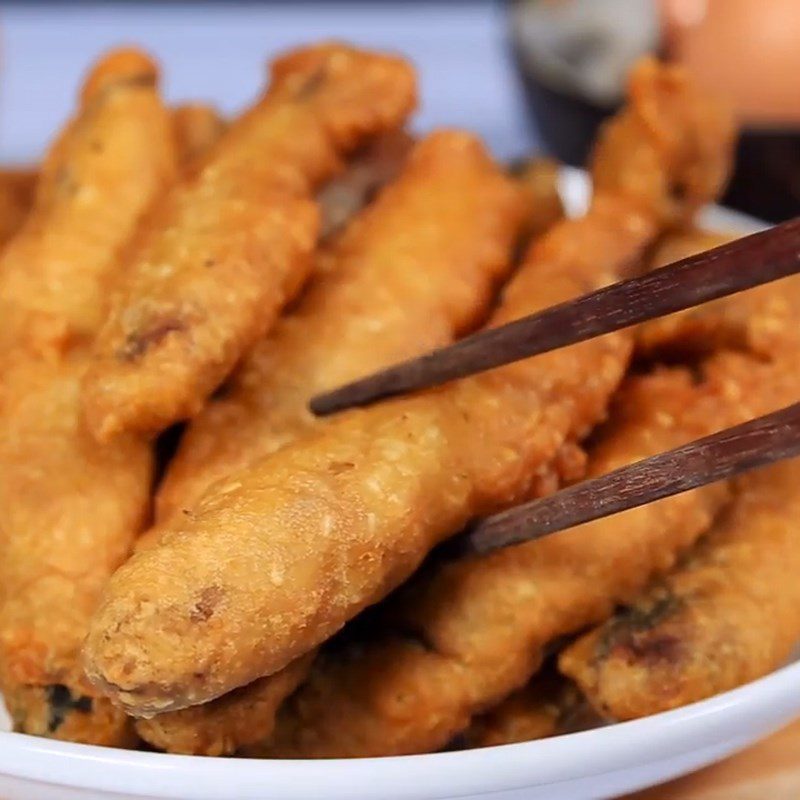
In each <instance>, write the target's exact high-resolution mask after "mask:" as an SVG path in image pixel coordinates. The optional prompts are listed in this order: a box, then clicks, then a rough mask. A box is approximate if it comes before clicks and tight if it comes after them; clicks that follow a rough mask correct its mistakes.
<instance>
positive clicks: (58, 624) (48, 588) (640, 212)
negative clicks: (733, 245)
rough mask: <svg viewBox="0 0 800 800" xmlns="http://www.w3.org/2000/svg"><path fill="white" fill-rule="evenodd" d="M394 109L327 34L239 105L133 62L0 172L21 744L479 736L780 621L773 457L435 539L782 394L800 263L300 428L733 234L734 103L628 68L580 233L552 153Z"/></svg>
mask: <svg viewBox="0 0 800 800" xmlns="http://www.w3.org/2000/svg"><path fill="white" fill-rule="evenodd" d="M416 94H417V91H416V76H415V73H414V70H413V68H412V67H411V66H410V64H408V63H407V62H406V61H405V60H404V59H403V58H401V57H398V56H395V55H391V54H384V53H378V52H371V51H368V50H362V49H357V48H354V47H351V46H348V45H346V44H342V43H337V42H328V43H322V44H318V45H312V46H309V47H304V48H299V49H297V50H294V51H291V52H289V53H286V54H284V55H281V56H279V57H278V58H277V59H276V60H275V61H274V62H273V64H272V68H271V71H270V80H269V83H268V85H267V87H266V89H265V91H264V93H263V95H262V97H261V98H260V99H259V100H257V102H256V103H255V104H254V105H253V106H252V107H251V108H250V109H248V110H246V111H244V112H243V113H242V114H241V115H240V116H239V117H238V118H236V119H231V120H223V119H222V118H221V117H220V116H219V115H218V114H217V113H216V112H215V111H214V109H213V108H211V107H209V106H205V105H203V104H200V103H191V104H186V105H182V106H179V107H177V108H168V107H167V106H166V105H165V104H164V102H163V100H162V99H161V96H160V93H159V82H158V70H157V67H156V65H155V64H154V63H153V62H152V60H151V59H150V58H149V57H148V56H146V55H145V54H143V53H140V52H138V51H136V50H120V51H115V52H112V53H110V54H108V55H106V56H104V57H103V58H102V59H101V60H100V61H99V62H98V63H97V65H96V66H95V67H94V68H93V69H92V71H91V72H90V74H89V75H88V77H87V79H86V83H85V85H84V87H83V89H82V91H81V94H80V99H79V103H78V107H77V110H76V112H75V115H74V117H73V119H72V120H70V121H69V123H68V124H67V126H66V127H65V129H64V131H63V132H62V133H60V134H59V135H58V137H57V138H56V140H55V142H54V144H53V145H52V147H51V149H50V151H49V152H48V154H47V155H46V157H45V158H44V160H43V162H42V164H41V166H40V167H37V168H35V169H30V170H26V171H24V172H20V171H16V172H15V171H12V170H8V171H6V172H3V173H2V174H0V202H2V203H4V204H6V206H8V209H9V211H8V213H7V214H6V215H5V218H4V224H3V228H2V230H0V237H1V238H0V241H2V251H0V342H1V343H2V345H3V347H2V348H1V349H0V360H2V365H3V371H2V378H1V379H0V380H1V382H0V425H2V429H3V431H4V436H3V437H2V438H0V476H2V479H1V480H0V587H2V588H0V688H1V689H2V692H3V696H4V698H5V700H6V703H7V705H8V707H9V710H10V711H11V714H12V717H13V720H14V725H15V729H16V730H19V731H23V732H27V733H34V734H38V735H42V736H49V737H54V738H59V739H66V740H71V741H77V742H88V743H97V744H105V745H112V746H125V747H136V746H148V747H150V748H155V749H158V750H163V751H167V752H176V753H190V754H202V755H234V754H238V755H244V756H249V757H270V758H284V757H290V758H298V757H299V758H303V757H339V756H371V755H393V754H405V753H419V752H429V751H436V750H440V749H442V748H445V747H455V746H461V747H479V746H487V745H492V744H501V743H504V742H508V741H519V740H523V739H531V738H539V737H542V736H549V735H555V734H557V733H560V732H564V731H567V730H574V729H576V728H578V727H581V726H585V725H588V724H592V723H593V722H596V721H597V720H598V719H630V718H633V717H636V716H642V715H644V714H650V713H654V712H655V711H659V710H662V709H664V708H671V707H674V706H676V705H680V704H682V703H688V702H692V701H693V700H696V699H699V698H702V697H705V696H708V695H709V694H713V693H715V692H719V691H724V690H726V689H728V688H731V687H732V686H735V685H738V684H739V683H742V682H744V681H747V680H750V679H752V678H754V677H757V676H758V675H763V674H764V673H766V672H768V671H770V670H771V669H773V668H774V667H775V666H777V665H778V664H779V663H780V662H781V660H783V659H785V658H786V657H787V655H788V653H789V651H790V650H791V647H792V646H793V644H794V643H795V641H796V640H797V639H798V638H800V593H798V592H792V591H790V590H789V588H788V587H789V585H790V584H791V583H792V582H791V580H789V575H790V574H791V573H792V572H793V571H794V570H795V568H796V567H800V546H798V545H796V543H795V540H794V532H795V519H797V512H798V509H799V508H800V483H798V480H797V478H798V477H800V476H798V475H796V474H795V473H797V472H798V469H799V467H798V464H797V463H791V462H790V463H788V464H784V465H781V466H780V467H773V468H771V469H768V470H762V471H760V472H757V473H754V474H753V475H751V476H747V477H746V478H743V479H740V480H736V481H731V482H729V483H719V484H714V485H712V486H707V487H703V488H701V489H696V490H694V491H692V492H689V493H686V494H683V495H679V496H676V497H673V498H668V499H666V500H662V501H660V502H658V503H654V504H652V505H649V506H645V507H643V508H639V509H635V510H633V511H630V512H626V513H625V514H622V515H619V516H617V517H613V518H609V519H602V520H598V521H596V522H593V523H590V524H588V525H584V526H581V527H579V528H575V529H573V530H570V531H566V532H564V533H561V534H558V535H556V536H552V537H549V538H546V539H543V540H540V541H537V542H533V543H530V544H524V545H520V546H516V547H512V548H508V549H505V550H502V551H498V552H495V553H492V554H490V555H488V556H483V557H464V556H462V557H456V556H454V555H452V554H449V555H448V551H447V550H446V549H441V548H438V545H440V544H443V543H445V542H446V540H448V539H449V538H450V537H452V536H454V535H456V534H457V533H459V531H461V530H462V529H463V528H464V526H466V525H467V524H469V523H470V521H472V520H474V519H475V518H476V517H480V516H484V515H487V514H491V513H494V512H496V511H500V510H503V509H506V508H509V507H511V506H513V505H515V504H517V503H520V502H523V501H525V500H527V499H530V498H533V497H537V496H541V495H543V494H546V493H551V492H554V491H557V490H558V489H559V488H560V487H562V486H564V485H566V484H568V483H570V482H574V481H576V480H580V479H582V478H583V477H585V476H594V475H599V474H602V473H603V472H606V471H608V470H612V469H614V468H616V467H618V466H620V465H623V464H627V463H630V462H633V461H636V460H638V459H640V458H643V457H646V456H648V455H652V454H655V453H658V452H661V451H662V450H665V449H669V448H672V447H675V446H677V445H680V444H683V443H685V442H688V441H690V440H692V439H694V438H697V437H699V436H703V435H706V434H709V433H712V432H714V431H716V430H719V429H721V428H723V427H726V426H728V425H732V424H736V423H738V422H741V421H744V420H746V419H749V418H750V417H752V416H755V415H757V414H762V413H766V412H767V411H770V410H773V409H775V408H778V407H780V406H781V405H785V404H788V403H789V402H791V401H793V400H795V399H796V398H797V395H798V394H800V385H799V384H798V379H797V378H796V377H795V376H796V375H797V374H800V372H798V369H797V367H798V366H800V331H799V332H796V331H795V327H796V326H795V321H796V319H797V315H798V312H800V281H798V280H797V279H788V280H786V281H783V282H782V283H781V284H779V285H774V286H768V287H762V288H761V289H757V290H754V291H752V292H748V293H745V294H742V295H737V296H735V297H732V298H728V299H725V300H722V301H717V302H715V303H712V304H709V305H707V306H704V307H701V308H699V309H695V310H691V311H688V312H683V313H681V314H676V315H674V316H672V317H669V318H666V319H662V320H657V321H654V322H652V323H648V324H646V325H643V326H641V327H640V328H639V329H638V330H624V331H619V332H616V333H613V334H609V335H606V336H603V337H601V338H598V339H594V340H591V341H587V342H583V343H581V344H579V345H574V346H572V347H569V348H566V349H563V350H559V351H557V352H553V353H547V354H544V355H541V356H538V357H536V358H532V359H527V360H524V361H521V362H518V363H515V364H511V365H507V366H505V367H502V368H500V369H496V370H493V371H491V372H487V373H484V374H481V375H477V376H473V377H470V378H466V379H463V380H461V381H456V382H453V383H451V384H448V385H445V386H443V387H440V388H438V389H435V390H430V391H426V392H422V393H418V394H415V395H412V396H408V397H401V398H397V399H394V400H392V401H390V402H386V403H381V404H377V405H374V406H371V407H368V408H363V409H357V410H351V411H347V412H345V413H342V414H339V415H336V416H334V417H330V418H324V419H318V418H315V417H313V416H312V415H311V414H310V412H309V411H308V401H309V399H310V398H311V397H312V396H313V395H315V394H317V393H319V392H322V391H325V390H329V389H331V388H334V387H336V386H337V385H340V384H342V383H345V382H348V381H351V380H354V379H356V378H358V377H361V376H363V375H366V374H368V373H370V372H373V371H375V370H377V369H380V368H382V367H385V366H388V365H390V364H393V363H395V362H397V361H401V360H404V359H407V358H410V357H413V356H415V355H419V354H422V353H425V352H427V351H429V350H431V349H434V348H436V347H440V346H443V345H446V344H448V343H451V342H453V341H455V340H457V339H458V338H459V337H462V336H464V335H466V334H468V333H470V332H472V331H474V330H477V329H479V328H481V327H492V326H497V325H502V324H505V323H507V322H509V321H512V320H515V319H518V318H520V317H523V316H525V315H527V314H531V313H534V312H536V311H539V310H542V309H545V308H547V307H549V306H552V305H555V304H557V303H561V302H565V301H568V300H570V299H572V298H575V297H579V296H580V295H582V294H584V293H586V292H587V291H590V290H592V289H595V288H598V287H600V286H603V285H607V284H609V283H612V282H614V281H616V280H619V279H621V278H623V277H627V276H630V275H632V274H636V273H637V272H642V271H644V270H647V269H651V268H653V267H654V266H657V265H659V264H661V263H664V262H666V261H669V260H674V259H676V258H678V257H680V256H683V255H685V254H687V253H689V252H692V251H696V250H701V249H704V248H707V247H710V246H713V245H714V244H716V243H718V242H720V241H722V240H724V239H725V238H726V236H727V234H724V233H719V234H718V233H715V232H709V231H704V230H701V229H699V228H698V227H697V225H696V215H697V212H698V211H699V210H700V209H701V208H702V207H703V206H704V205H705V204H707V203H709V202H713V201H714V200H715V198H716V197H717V196H718V195H719V193H720V191H721V190H722V188H723V186H724V184H725V180H726V178H727V175H728V171H729V169H730V160H731V151H732V147H733V142H734V131H733V126H732V123H731V119H730V115H729V114H728V113H727V112H726V110H725V109H724V108H722V107H721V106H719V105H718V104H717V103H716V101H715V100H714V99H713V98H710V97H707V96H706V95H705V94H704V93H703V92H702V91H701V90H700V89H698V88H697V87H696V86H694V84H693V83H692V82H691V81H690V80H689V78H688V77H687V76H686V75H685V74H684V73H683V72H682V71H681V70H680V69H678V68H676V67H672V66H666V65H663V64H660V63H658V62H657V61H655V60H652V59H646V60H643V61H642V62H641V63H639V64H638V65H637V66H636V68H635V69H634V71H633V72H632V74H631V77H630V85H629V93H628V101H627V103H626V105H625V106H624V108H623V109H622V110H621V111H620V112H619V113H618V114H617V115H616V116H615V117H614V118H613V119H612V120H610V121H609V122H608V123H607V125H606V126H605V127H604V128H603V130H602V132H601V134H600V136H599V139H598V142H597V144H596V146H595V149H594V154H593V157H592V161H591V163H590V165H589V169H590V171H591V176H592V179H593V190H592V198H591V202H590V204H589V208H588V210H587V212H586V213H585V214H584V215H583V216H581V217H578V218H571V219H566V218H564V214H563V209H562V206H561V201H560V196H559V193H558V174H559V173H558V166H557V165H556V164H554V163H553V162H551V161H548V160H546V159H534V160H532V161H529V162H526V163H525V164H523V165H521V166H519V165H518V166H517V167H515V168H510V167H506V166H504V165H501V164H499V163H498V162H496V161H495V160H494V159H493V158H492V156H491V154H490V153H489V152H488V151H487V150H486V148H485V146H484V145H483V144H482V143H481V141H480V140H479V139H478V138H477V137H475V136H474V135H473V134H471V133H469V132H468V131H464V130H455V129H442V130H436V131H432V132H426V133H423V134H419V135H411V134H410V133H408V132H407V127H406V126H407V124H408V122H409V118H410V114H411V112H412V111H413V109H414V107H415V105H416ZM4 208H5V206H4ZM796 487H797V488H796ZM776 584H780V585H786V586H787V591H785V592H782V593H779V595H778V596H776V594H777V593H775V592H774V591H771V589H772V587H774V586H775V585H776ZM743 621H744V623H743ZM576 637H577V638H576Z"/></svg>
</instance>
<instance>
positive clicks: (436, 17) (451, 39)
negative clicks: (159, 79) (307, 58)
mask: <svg viewBox="0 0 800 800" xmlns="http://www.w3.org/2000/svg"><path fill="white" fill-rule="evenodd" d="M0 36H1V37H2V44H1V45H0V59H1V60H2V64H1V65H0V74H2V80H1V81H0V159H2V160H3V161H21V160H30V159H34V158H36V157H37V156H38V155H39V154H40V153H41V152H42V149H43V148H44V147H45V146H46V144H47V142H48V141H49V139H50V137H51V136H52V135H53V134H54V132H55V131H56V129H57V128H58V126H60V125H61V124H62V122H63V121H64V119H65V118H66V117H67V116H68V114H69V113H70V109H71V108H72V107H73V103H74V97H75V92H76V89H77V86H78V84H79V81H80V78H81V75H82V74H83V73H84V71H85V70H86V68H87V66H88V64H89V63H90V62H91V60H92V59H93V58H94V57H95V56H96V55H97V54H98V53H99V52H100V51H102V50H103V49H105V48H108V47H111V46H113V45H117V44H121V43H136V44H141V45H142V46H144V47H146V48H147V49H149V50H150V51H151V52H153V53H154V54H155V55H157V56H158V58H159V59H160V60H161V62H162V63H163V65H164V89H165V93H166V96H167V98H168V99H169V100H170V101H179V100H190V99H201V100H209V101H212V102H214V103H215V104H217V105H218V106H219V107H220V108H221V109H223V110H224V111H225V112H228V113H231V112H234V111H236V110H237V109H239V108H241V107H242V106H243V105H244V104H245V103H247V102H248V101H250V100H251V99H252V98H253V97H254V95H255V94H256V93H257V92H258V90H259V86H260V84H261V82H262V80H263V76H264V64H265V61H266V59H267V58H268V56H269V55H270V54H273V53H275V52H277V51H279V50H281V49H283V48H286V47H290V46H293V45H296V44H298V43H303V42H310V41H314V40H318V39H321V38H331V37H333V38H342V39H347V40H350V41H352V42H355V43H358V44H363V45H371V46H374V47H378V48H389V49H393V50H397V51H400V52H402V53H405V54H406V55H408V56H409V57H410V58H412V59H413V60H414V62H415V63H416V65H417V66H418V68H419V72H420V76H421V87H422V107H421V109H420V112H419V113H418V115H417V118H416V123H415V127H417V128H418V129H420V130H427V129H428V128H430V127H432V126H436V125H455V126H463V127H467V128H470V129H472V130H474V131H476V132H477V133H479V134H481V135H482V136H483V137H484V138H485V139H486V140H487V141H488V142H489V144H490V145H491V147H492V148H493V149H494V151H495V152H496V153H497V155H498V156H500V157H504V158H505V157H512V156H517V155H521V154H523V153H525V152H528V151H530V150H531V149H532V148H533V147H534V146H535V136H534V135H533V134H532V132H531V131H530V130H529V127H528V124H527V119H526V115H525V113H524V105H523V103H524V101H523V97H522V93H521V88H520V86H519V85H518V83H517V79H516V76H515V73H514V69H513V65H512V64H511V63H510V61H509V57H508V53H507V47H506V20H505V13H504V10H503V7H502V5H500V4H497V3H494V2H488V1H486V2H467V3H458V2H450V3H448V2H420V3H410V4H409V3H400V2H380V3H379V2H375V3H353V2H350V3H344V2H326V3H320V2H317V3H293V4H290V3H269V4H249V5H246V4H243V5H237V4H222V3H209V4H198V5H194V4H181V5H177V4H175V5H173V4H163V3H162V4H157V5H156V4H154V5H149V4H139V3H124V4H104V5H93V4H83V3H71V4H69V5H64V4H57V3H54V4H48V3H39V4H24V3H13V2H10V3H9V2H7V3H4V4H3V6H2V11H0Z"/></svg>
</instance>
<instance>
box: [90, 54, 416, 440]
mask: <svg viewBox="0 0 800 800" xmlns="http://www.w3.org/2000/svg"><path fill="white" fill-rule="evenodd" d="M414 95H415V88H414V75H413V71H412V70H411V68H410V66H409V65H408V64H406V63H405V62H404V61H402V60H401V59H399V58H393V57H390V56H383V55H378V54H374V53H369V52H366V51H359V50H356V49H353V48H350V47H346V46H344V45H337V44H328V45H320V46H317V47H310V48H307V49H304V50H297V51H294V52H292V53H290V54H289V55H287V56H284V57H283V58H280V59H279V60H278V61H276V62H275V63H274V64H273V68H272V84H271V86H270V87H269V90H268V91H267V93H266V95H265V96H264V98H263V99H262V100H261V101H259V102H258V103H257V104H256V105H255V106H254V107H253V108H252V109H250V110H249V111H248V112H247V113H246V114H245V115H244V116H243V117H241V118H240V119H239V120H237V121H236V122H234V123H233V124H232V125H231V126H230V127H229V128H228V130H227V131H226V132H225V133H224V134H223V136H222V137H221V139H220V140H219V142H218V143H217V145H216V146H215V147H214V148H212V151H211V152H210V153H209V155H208V156H207V157H206V158H205V159H204V161H203V164H202V165H201V166H200V167H199V168H198V170H197V171H196V173H195V174H193V175H192V176H191V177H190V178H188V179H187V180H186V181H184V182H182V183H180V184H179V185H178V186H176V188H175V189H174V190H173V191H172V192H171V193H169V194H168V196H167V197H166V198H165V199H164V201H163V203H162V204H161V205H160V208H159V209H158V212H157V213H155V214H154V215H153V217H152V219H151V224H150V225H149V227H148V228H147V229H146V230H145V231H143V232H142V235H141V236H140V237H139V239H138V245H137V246H136V247H135V248H134V250H133V252H132V253H131V255H130V258H129V263H128V264H127V266H126V269H127V270H128V278H129V280H128V282H127V284H126V285H125V286H124V287H123V291H122V292H121V293H120V294H119V297H118V298H117V301H116V303H115V305H114V307H113V308H112V311H111V314H110V316H109V318H108V320H107V321H106V324H105V326H104V327H103V329H102V331H101V332H100V334H99V336H98V341H97V347H96V351H95V362H94V364H93V366H92V368H91V369H90V370H89V373H88V374H87V378H86V381H85V384H84V403H85V410H86V419H87V422H88V425H89V427H90V429H91V430H92V431H93V433H94V434H95V435H96V436H97V437H98V439H99V440H107V439H108V438H109V437H111V436H113V435H114V434H116V433H119V432H120V431H125V430H138V431H150V432H155V431H159V430H161V429H163V428H165V427H167V426H168V425H169V424H170V423H172V422H175V421H177V420H180V419H183V418H186V417H189V416H191V415H193V414H195V413H196V412H197V411H199V410H200V407H201V405H202V403H203V401H204V400H205V399H206V397H207V396H208V395H209V394H211V392H212V391H213V390H214V389H215V388H216V387H217V386H218V385H219V383H220V382H221V381H222V380H223V379H224V378H225V377H226V376H227V375H228V373H229V372H230V371H231V369H232V368H233V367H234V365H235V364H236V362H237V361H238V360H239V358H240V357H241V356H242V355H243V354H244V353H245V352H246V351H247V350H248V349H249V348H250V347H251V346H252V345H253V344H254V343H255V342H256V341H257V340H258V339H259V338H260V337H261V336H263V335H264V334H265V333H266V331H267V330H268V328H270V327H271V325H272V324H273V323H274V322H275V319H276V317H277V316H278V314H279V312H280V310H281V309H282V308H283V306H284V305H285V304H286V303H287V302H288V301H289V300H290V299H291V298H292V297H293V296H294V295H295V293H296V292H297V290H298V289H299V288H300V286H301V285H302V283H303V281H304V279H305V277H306V275H307V273H308V269H309V266H310V260H311V259H310V256H311V253H312V251H313V248H314V244H315V241H316V238H317V233H318V230H317V229H318V211H317V207H316V205H315V204H314V203H313V202H312V200H311V192H313V191H314V189H315V188H316V187H317V186H318V185H319V184H320V183H321V182H322V181H324V180H325V179H326V178H328V177H330V176H331V175H332V174H333V173H334V172H336V170H337V169H338V168H339V166H340V162H341V157H342V156H343V155H344V154H346V153H348V152H351V151H353V150H355V149H356V148H357V147H358V146H359V145H360V144H362V143H363V142H364V141H365V140H367V139H368V138H370V137H371V136H374V135H376V134H379V133H381V132H383V131H386V130H391V129H394V128H396V127H398V125H399V124H400V123H401V122H402V120H403V119H404V118H405V116H406V115H407V114H408V112H409V111H410V110H411V108H412V106H413V105H414V99H415V97H414Z"/></svg>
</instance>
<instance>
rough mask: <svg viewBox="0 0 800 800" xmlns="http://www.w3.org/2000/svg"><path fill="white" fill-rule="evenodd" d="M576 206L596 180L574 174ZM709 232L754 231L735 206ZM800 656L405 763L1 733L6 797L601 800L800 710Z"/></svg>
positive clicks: (711, 214) (771, 727) (568, 177)
mask: <svg viewBox="0 0 800 800" xmlns="http://www.w3.org/2000/svg"><path fill="white" fill-rule="evenodd" d="M562 188H563V191H564V194H565V200H566V201H567V205H568V207H569V209H570V210H571V212H573V213H574V212H576V211H578V210H579V209H580V208H581V207H582V206H585V203H586V198H587V196H588V195H587V190H588V187H587V182H586V178H585V175H583V174H582V173H580V172H579V171H576V170H569V171H565V174H564V179H563V185H562ZM703 221H704V223H706V224H707V225H709V226H710V227H714V228H718V229H721V230H725V229H728V230H741V231H743V232H746V231H748V230H753V229H756V228H759V227H763V226H761V225H760V224H759V223H758V222H757V221H756V220H752V219H750V218H748V217H744V216H742V215H741V214H737V213H736V212H731V211H728V210H726V209H721V208H712V209H708V211H707V212H706V213H705V214H704V216H703ZM798 685H800V661H795V662H793V663H792V664H790V665H789V666H787V667H784V668H783V669H781V670H778V671H777V672H775V673H773V674H772V675H770V676H768V677H766V678H763V679H761V680H759V681H755V682H753V683H751V684H748V685H747V686H743V687H741V688H739V689H736V690H735V691H732V692H727V693H725V694H722V695H718V696H717V697H713V698H711V699H710V700H706V701H704V702H702V703H695V704H694V705H691V706H687V707H686V708H681V709H677V710H676V711H670V712H667V713H664V714H657V715H655V716H652V717H649V718H647V719H642V720H636V721H634V722H626V723H622V724H618V725H611V726H608V727H605V728H599V729H597V730H592V731H586V732H583V733H575V734H570V735H568V736H559V737H556V738H553V739H547V740H544V741H538V742H526V743H523V744H514V745H506V746H503V747H490V748H485V749H482V750H471V751H466V752H454V753H437V754H431V755H420V756H404V757H400V758H366V759H358V760H329V761H246V760H236V759H220V758H200V757H196V756H172V755H162V754H158V753H138V752H129V751H124V750H112V749H108V748H101V747H89V746H86V745H76V744H71V743H65V742H55V741H50V740H47V739H39V738H35V737H32V736H23V735H21V734H17V733H0V797H2V798H4V800H100V799H101V798H105V800H112V798H113V799H114V800H122V799H123V798H124V799H125V800H132V799H133V798H173V799H179V800H230V798H237V800H440V799H443V798H460V799H461V800H469V799H470V798H478V797H482V798H486V797H491V798H493V799H494V800H539V799H540V798H541V799H542V800H544V799H545V798H546V800H595V798H609V797H614V796H617V795H620V794H623V793H627V792H631V791H634V790H636V789H641V788H644V787H647V786H652V785H655V784H657V783H661V782H662V781H665V780H668V779H670V778H674V777H677V776H679V775H683V774H685V773H687V772H691V771H692V770H695V769H697V768H699V767H702V766H705V765H706V764H710V763H712V762H714V761H717V760H719V759H721V758H723V757H725V756H727V755H729V754H731V753H733V752H735V751H737V750H740V749H742V748H744V747H746V746H747V745H749V744H751V743H753V742H755V741H756V740H758V739H760V738H762V737H763V736H766V735H767V734H769V733H772V732H773V731H775V730H777V729H778V728H779V727H781V726H782V725H784V724H785V723H787V722H789V721H790V720H791V719H793V718H794V717H796V716H798V715H800V692H798V691H797V687H798Z"/></svg>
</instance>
